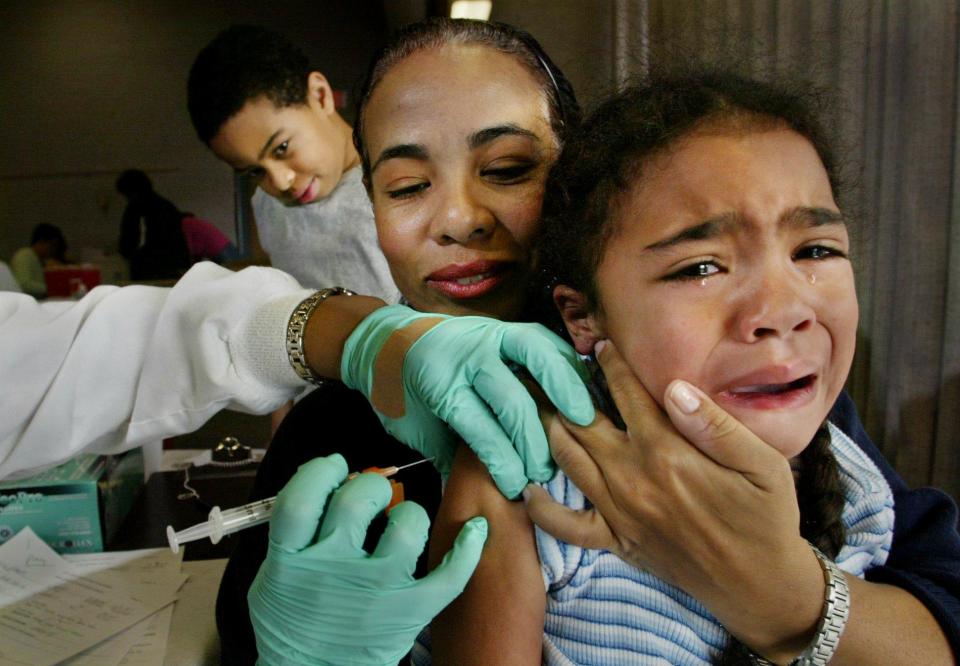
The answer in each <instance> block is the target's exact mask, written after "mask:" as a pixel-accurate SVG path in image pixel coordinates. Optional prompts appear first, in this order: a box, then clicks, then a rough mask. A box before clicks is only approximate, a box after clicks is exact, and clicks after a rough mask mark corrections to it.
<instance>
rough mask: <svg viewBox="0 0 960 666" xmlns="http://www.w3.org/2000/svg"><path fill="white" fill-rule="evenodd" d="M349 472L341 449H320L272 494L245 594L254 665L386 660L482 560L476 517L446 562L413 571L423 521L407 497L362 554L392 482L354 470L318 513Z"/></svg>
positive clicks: (354, 664)
mask: <svg viewBox="0 0 960 666" xmlns="http://www.w3.org/2000/svg"><path fill="white" fill-rule="evenodd" d="M346 475H347V466H346V462H344V460H343V458H342V457H341V456H339V455H333V456H330V457H329V458H317V459H315V460H311V461H310V462H308V463H306V464H304V465H302V466H301V467H300V469H299V470H298V471H297V473H296V474H295V475H294V476H293V478H292V479H291V480H290V482H289V483H288V484H287V485H286V487H285V488H284V489H283V491H282V492H281V493H280V495H279V496H278V498H277V504H276V506H275V508H274V513H273V516H272V518H271V520H270V546H269V549H268V551H267V558H266V560H264V563H263V565H262V566H261V567H260V571H259V572H258V573H257V577H256V579H255V580H254V583H253V585H252V586H251V587H250V592H249V593H248V595H247V599H248V601H249V605H250V620H251V622H252V623H253V628H254V632H255V634H256V639H257V651H258V652H259V655H260V660H259V662H258V664H260V666H280V665H297V666H307V665H308V664H309V665H310V666H332V665H333V664H337V665H338V666H340V665H342V666H361V665H362V666H381V665H386V664H389V665H390V666H393V665H394V664H396V663H397V662H398V661H399V660H400V659H401V658H402V657H403V655H404V654H406V653H407V651H408V650H409V649H410V648H411V647H412V646H413V641H414V639H415V638H416V636H417V634H418V633H419V632H420V631H421V630H422V629H423V627H425V626H426V625H427V624H428V623H429V622H430V621H431V620H432V619H433V618H434V616H435V615H437V614H438V613H439V612H440V611H441V610H443V608H444V607H446V606H447V604H449V603H450V602H451V601H453V599H454V598H456V597H457V596H458V595H459V594H460V593H461V592H462V591H463V588H464V587H465V586H466V584H467V581H468V580H469V578H470V576H471V574H472V573H473V571H474V569H475V568H476V566H477V562H479V560H480V553H481V551H482V549H483V544H484V541H485V540H486V535H487V524H486V521H485V520H484V519H483V518H474V519H473V520H470V521H468V522H467V523H466V525H464V527H463V529H462V530H461V532H460V535H459V536H458V537H457V540H456V542H455V543H454V546H453V549H451V551H450V552H449V553H447V556H446V557H445V558H444V560H443V562H442V563H441V564H440V565H439V566H438V567H437V568H436V569H434V570H433V571H431V572H430V573H429V574H428V575H427V576H426V577H424V578H422V579H420V580H416V579H414V578H413V571H414V569H415V567H416V563H417V558H418V557H419V555H420V552H421V551H422V550H423V547H424V544H425V543H426V540H427V531H428V529H429V526H430V520H429V518H427V514H426V512H425V511H424V510H423V508H422V507H421V506H420V505H419V504H416V503H414V502H402V503H401V504H398V505H397V506H395V507H394V508H393V510H392V511H391V512H390V517H389V522H388V525H387V528H386V530H385V531H384V533H383V536H382V537H381V538H380V542H379V544H378V545H377V548H376V550H375V551H374V552H373V553H372V554H371V553H367V552H366V551H364V550H363V542H364V538H365V537H366V533H367V527H368V526H369V524H370V521H371V520H372V519H373V517H374V516H376V515H377V514H378V513H379V512H380V511H382V510H383V509H384V508H385V507H386V506H387V503H388V502H389V501H390V495H391V491H390V484H389V483H388V482H387V480H386V479H384V478H383V477H381V476H379V475H377V474H361V475H360V476H359V477H357V478H356V479H353V480H352V481H348V482H347V483H346V484H344V485H343V486H342V487H341V488H340V489H339V490H336V492H334V494H333V497H332V499H330V505H329V507H328V508H327V510H326V512H324V504H325V503H326V500H327V497H328V496H329V495H330V493H331V492H333V491H334V489H335V488H336V487H337V486H338V485H339V484H340V483H341V482H342V481H343V479H344V478H345V477H346ZM324 513H326V515H323V514H324ZM321 518H322V520H321ZM318 525H319V531H318Z"/></svg>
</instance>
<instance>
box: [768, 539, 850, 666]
mask: <svg viewBox="0 0 960 666" xmlns="http://www.w3.org/2000/svg"><path fill="white" fill-rule="evenodd" d="M810 547H811V548H813V553H814V555H816V556H817V560H818V561H819V562H820V568H821V569H822V570H823V579H824V581H825V582H826V590H825V591H824V595H823V613H822V614H821V616H820V624H818V625H817V632H816V633H815V634H814V636H813V640H812V641H811V642H810V645H808V646H807V649H806V650H804V651H803V652H802V653H801V654H800V656H798V657H797V658H795V659H793V660H792V661H791V662H790V664H791V666H825V665H826V664H828V663H830V660H831V659H832V658H833V653H834V652H836V651H837V645H838V644H839V643H840V634H842V633H843V628H844V627H845V626H846V625H847V618H849V617H850V587H849V586H848V585H847V579H846V578H845V577H844V575H843V572H842V571H841V570H840V567H838V566H837V565H836V564H834V563H833V561H832V560H831V559H830V558H829V557H827V556H826V555H824V554H823V553H822V552H820V549H819V548H817V547H816V546H814V545H813V544H810ZM750 659H751V661H752V662H753V663H754V664H757V665H758V666H774V663H773V662H772V661H769V660H768V659H764V658H763V657H761V656H759V655H755V654H751V655H750Z"/></svg>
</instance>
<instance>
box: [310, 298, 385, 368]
mask: <svg viewBox="0 0 960 666" xmlns="http://www.w3.org/2000/svg"><path fill="white" fill-rule="evenodd" d="M384 305H386V303H385V302H384V301H382V300H380V299H379V298H374V297H372V296H359V295H358V296H332V297H330V298H327V299H326V300H324V301H323V302H322V303H320V304H319V305H318V306H317V307H316V309H314V311H313V313H312V315H311V316H310V319H309V320H308V321H307V327H306V330H305V331H304V338H303V351H304V353H305V354H306V357H307V363H308V364H309V365H310V369H311V370H313V372H314V373H315V374H316V375H318V376H320V377H327V378H329V379H340V361H341V359H342V356H343V346H344V344H346V342H347V338H349V337H350V334H351V333H353V330H354V329H355V328H356V327H357V326H358V325H359V324H360V322H361V321H363V319H364V318H365V317H366V316H367V315H369V314H370V313H371V312H373V311H374V310H376V309H378V308H381V307H383V306H384Z"/></svg>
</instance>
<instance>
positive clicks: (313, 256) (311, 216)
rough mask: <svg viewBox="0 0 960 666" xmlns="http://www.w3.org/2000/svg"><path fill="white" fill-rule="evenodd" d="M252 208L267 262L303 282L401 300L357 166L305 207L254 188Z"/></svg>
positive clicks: (316, 287) (304, 284)
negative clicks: (277, 198)
mask: <svg viewBox="0 0 960 666" xmlns="http://www.w3.org/2000/svg"><path fill="white" fill-rule="evenodd" d="M253 213H254V215H255V216H256V221H257V233H258V234H259V235H260V244H261V245H263V249H264V250H266V251H267V252H268V253H269V254H270V263H271V264H272V265H273V266H275V267H276V268H279V269H280V270H282V271H284V272H286V273H289V274H290V275H292V276H293V277H295V278H296V279H297V281H299V282H300V284H302V285H303V286H304V287H309V288H311V289H321V288H323V287H346V288H347V289H350V290H351V291H355V292H357V293H358V294H364V295H366V296H379V297H380V298H382V299H383V300H385V301H386V302H387V303H396V302H397V301H398V300H399V299H400V290H399V289H397V286H396V285H395V284H394V283H393V278H392V277H391V275H390V269H389V267H388V266H387V259H386V257H384V256H383V252H382V251H381V250H380V243H379V242H378V241H377V229H376V225H375V224H374V221H373V208H372V207H371V206H370V200H369V199H368V198H367V192H366V190H365V189H364V188H363V181H362V173H361V170H360V167H359V166H358V167H355V168H353V169H351V170H350V171H348V172H346V173H345V174H343V177H342V178H341V179H340V182H339V183H338V184H337V186H336V187H335V188H334V190H333V192H331V193H330V195H329V196H327V197H324V198H323V199H320V200H319V201H316V202H314V203H311V204H307V205H305V206H284V205H283V204H282V203H281V202H279V201H277V200H276V199H274V198H273V197H271V196H270V195H268V194H266V193H264V192H263V191H262V190H257V192H256V193H255V194H254V195H253Z"/></svg>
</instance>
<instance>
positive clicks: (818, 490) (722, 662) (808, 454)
mask: <svg viewBox="0 0 960 666" xmlns="http://www.w3.org/2000/svg"><path fill="white" fill-rule="evenodd" d="M798 462H799V470H798V471H799V477H798V478H797V480H796V486H797V504H798V505H799V507H800V536H802V537H803V538H804V539H806V540H807V541H809V542H810V543H812V544H813V545H815V546H816V547H817V548H819V549H820V550H821V551H823V552H824V553H825V554H826V555H827V556H828V557H830V558H834V557H836V556H837V553H839V552H840V548H841V547H842V546H843V543H844V540H845V538H846V533H845V530H844V527H843V520H842V516H843V503H844V496H843V487H842V486H841V485H840V470H839V466H838V464H837V459H836V458H835V457H834V455H833V452H832V451H831V450H830V430H829V429H828V428H827V425H826V423H824V424H823V425H822V426H820V429H819V430H817V434H816V435H814V436H813V441H811V442H810V445H809V446H808V447H807V448H805V449H804V450H803V452H802V453H801V454H800V456H799V460H798ZM749 654H750V653H749V650H748V649H747V648H746V646H744V645H743V643H741V642H740V641H738V640H737V639H736V638H733V637H731V638H730V642H729V643H727V646H726V647H725V648H724V650H723V653H722V654H721V655H720V656H719V657H718V658H717V660H716V661H715V662H714V663H716V664H717V665H718V666H736V665H738V664H746V665H749V664H750V663H751V661H750V657H749Z"/></svg>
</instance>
